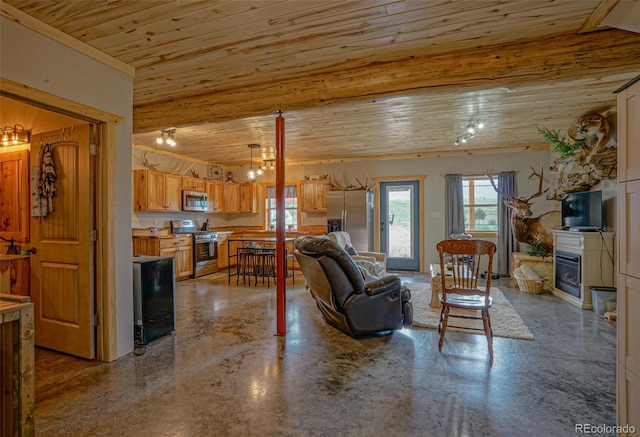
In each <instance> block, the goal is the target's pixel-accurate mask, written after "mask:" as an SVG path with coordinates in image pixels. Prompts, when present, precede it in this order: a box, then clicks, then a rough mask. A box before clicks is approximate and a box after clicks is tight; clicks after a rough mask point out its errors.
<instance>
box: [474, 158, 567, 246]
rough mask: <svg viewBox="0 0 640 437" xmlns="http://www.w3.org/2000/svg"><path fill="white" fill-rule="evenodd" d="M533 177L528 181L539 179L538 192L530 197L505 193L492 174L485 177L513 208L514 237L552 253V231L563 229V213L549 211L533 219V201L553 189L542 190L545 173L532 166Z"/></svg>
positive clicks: (505, 202)
mask: <svg viewBox="0 0 640 437" xmlns="http://www.w3.org/2000/svg"><path fill="white" fill-rule="evenodd" d="M531 170H532V172H531V175H529V177H528V179H533V178H534V177H537V178H538V179H539V184H538V191H537V192H535V193H531V194H529V195H528V196H518V197H516V196H513V195H511V194H507V193H504V192H503V191H501V190H499V189H498V187H497V186H496V184H495V183H494V182H493V177H492V176H491V172H487V173H486V174H485V176H486V177H487V178H488V179H489V181H491V186H493V189H494V190H495V191H496V193H498V194H500V195H501V196H503V197H505V198H506V199H507V200H505V201H504V204H505V205H507V206H508V207H509V208H511V232H513V237H514V238H515V239H516V240H517V241H518V242H520V243H525V244H531V243H532V242H536V243H537V242H539V243H540V244H542V245H544V246H546V247H547V249H548V251H549V252H551V250H552V248H553V235H552V234H551V232H550V231H551V230H554V229H560V227H561V220H560V217H561V213H560V211H548V212H546V213H544V214H541V215H539V216H538V217H532V216H533V213H532V212H531V205H533V202H531V200H532V199H535V198H536V197H540V196H542V195H543V194H544V193H546V192H547V191H549V189H550V188H551V184H549V186H548V187H547V188H545V189H544V190H543V189H542V184H543V181H544V177H543V176H544V171H543V170H542V168H541V169H540V172H539V173H538V172H537V171H536V170H535V169H534V168H533V166H531Z"/></svg>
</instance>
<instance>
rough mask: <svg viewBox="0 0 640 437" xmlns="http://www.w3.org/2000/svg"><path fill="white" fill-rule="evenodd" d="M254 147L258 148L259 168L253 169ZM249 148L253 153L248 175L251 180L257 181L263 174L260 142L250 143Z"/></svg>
mask: <svg viewBox="0 0 640 437" xmlns="http://www.w3.org/2000/svg"><path fill="white" fill-rule="evenodd" d="M253 149H258V165H257V170H254V169H253ZM249 150H250V154H251V158H250V161H249V166H250V167H249V171H248V172H247V177H248V178H249V180H250V181H252V182H253V181H255V180H256V178H257V177H258V176H262V168H261V167H260V144H249Z"/></svg>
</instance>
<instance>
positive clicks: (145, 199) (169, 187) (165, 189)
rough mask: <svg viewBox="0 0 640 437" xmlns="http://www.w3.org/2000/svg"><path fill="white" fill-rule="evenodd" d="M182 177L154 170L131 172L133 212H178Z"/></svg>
mask: <svg viewBox="0 0 640 437" xmlns="http://www.w3.org/2000/svg"><path fill="white" fill-rule="evenodd" d="M181 189H182V176H180V175H174V174H170V173H164V172H161V171H155V170H135V171H134V172H133V210H134V211H180V209H181V205H180V203H181Z"/></svg>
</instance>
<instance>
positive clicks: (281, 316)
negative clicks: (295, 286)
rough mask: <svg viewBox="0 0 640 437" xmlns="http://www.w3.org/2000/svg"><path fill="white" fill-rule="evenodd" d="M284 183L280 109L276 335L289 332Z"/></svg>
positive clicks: (282, 126) (282, 129) (277, 174)
mask: <svg viewBox="0 0 640 437" xmlns="http://www.w3.org/2000/svg"><path fill="white" fill-rule="evenodd" d="M284 183H285V176H284V117H283V116H282V111H278V117H276V254H277V260H276V319H277V331H276V335H280V336H283V335H286V333H287V321H286V314H287V299H286V290H287V282H286V281H287V275H286V273H287V270H286V269H287V258H286V254H285V243H284V238H285V215H284V213H285V209H284Z"/></svg>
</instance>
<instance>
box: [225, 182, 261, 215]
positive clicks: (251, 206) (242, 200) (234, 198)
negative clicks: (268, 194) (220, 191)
mask: <svg viewBox="0 0 640 437" xmlns="http://www.w3.org/2000/svg"><path fill="white" fill-rule="evenodd" d="M224 212H226V213H240V212H248V213H257V212H258V186H257V184H256V183H254V182H243V183H240V184H234V183H227V184H225V185H224Z"/></svg>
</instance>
